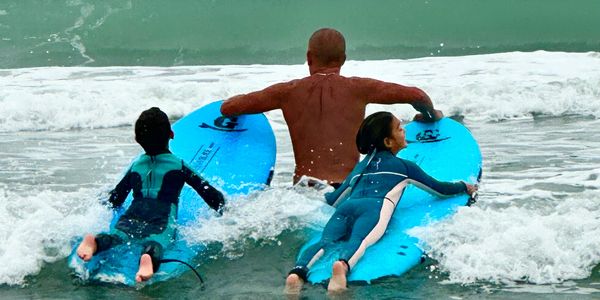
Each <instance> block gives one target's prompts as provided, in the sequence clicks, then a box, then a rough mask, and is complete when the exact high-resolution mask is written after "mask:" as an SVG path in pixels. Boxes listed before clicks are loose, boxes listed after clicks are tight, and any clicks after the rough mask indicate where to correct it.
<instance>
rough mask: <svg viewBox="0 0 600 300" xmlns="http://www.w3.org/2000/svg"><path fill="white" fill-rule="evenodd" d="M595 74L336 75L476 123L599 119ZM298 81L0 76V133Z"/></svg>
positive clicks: (535, 64)
mask: <svg viewBox="0 0 600 300" xmlns="http://www.w3.org/2000/svg"><path fill="white" fill-rule="evenodd" d="M598 69H600V57H599V55H598V53H561V52H543V51H538V52H530V53H521V52H514V53H502V54H488V55H477V56H462V57H434V58H433V57H432V58H420V59H410V60H386V61H348V62H347V63H346V65H345V66H344V67H343V69H342V74H343V75H346V76H366V77H373V78H378V79H381V80H387V81H392V82H397V83H401V84H405V85H412V86H418V87H421V88H423V89H424V90H425V91H426V92H427V93H428V94H430V95H431V98H432V99H433V100H434V102H435V104H436V106H437V107H438V108H440V109H442V110H443V111H444V112H446V114H463V115H465V116H466V118H467V120H478V121H481V120H499V119H507V118H524V117H530V116H531V114H532V113H541V114H548V115H569V114H577V115H590V116H595V117H600V101H598V98H600V74H598V72H597V70H598ZM306 75H307V67H306V65H291V66H285V65H250V66H201V67H200V66H186V67H170V68H158V67H105V68H86V67H67V68H62V67H50V68H31V69H9V70H0V85H2V86H3V89H2V91H0V131H2V132H13V131H22V130H49V129H50V130H54V129H70V128H97V127H114V126H120V125H128V124H131V123H132V122H133V121H132V120H135V117H136V116H137V115H138V114H139V113H140V111H141V110H142V108H146V107H150V106H160V107H161V108H163V109H164V110H165V111H167V113H168V114H169V115H171V116H173V117H179V116H182V115H184V114H186V113H189V112H191V111H192V110H194V109H196V108H198V107H199V106H201V105H203V104H206V103H208V102H212V101H215V100H218V99H223V98H227V97H230V96H233V95H235V94H239V93H246V92H249V91H253V90H257V89H262V88H264V87H266V86H268V85H270V84H272V83H276V82H281V81H286V80H290V79H293V78H298V77H303V76H306ZM378 109H381V107H379V106H372V107H370V108H369V110H370V111H374V110H378ZM391 110H392V111H394V112H396V113H398V114H400V115H401V116H402V117H405V118H410V117H411V116H412V114H414V110H412V109H411V108H410V107H406V106H395V107H393V108H391ZM270 116H271V115H270ZM272 118H275V119H281V116H280V115H275V116H274V117H272Z"/></svg>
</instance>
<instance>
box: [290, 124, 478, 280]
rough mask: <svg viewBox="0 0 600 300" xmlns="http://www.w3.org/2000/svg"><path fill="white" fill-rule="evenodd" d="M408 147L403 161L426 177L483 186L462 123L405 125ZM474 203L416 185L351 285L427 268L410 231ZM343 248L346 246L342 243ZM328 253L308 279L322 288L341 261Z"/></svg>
mask: <svg viewBox="0 0 600 300" xmlns="http://www.w3.org/2000/svg"><path fill="white" fill-rule="evenodd" d="M405 130H406V140H407V142H408V147H406V148H405V149H403V150H402V151H400V153H399V154H398V156H399V157H401V158H404V159H407V160H410V161H413V162H415V163H417V164H418V165H419V166H420V167H421V168H423V170H425V172H427V173H428V174H429V175H431V176H433V177H434V178H436V179H438V180H442V181H458V180H464V181H466V182H470V183H476V182H479V179H480V177H481V164H482V161H481V152H480V150H479V146H478V145H477V142H476V141H475V139H474V138H473V136H472V135H471V133H470V132H469V130H468V129H467V128H466V127H464V126H463V125H461V124H460V123H458V122H456V121H454V120H452V119H449V118H444V119H442V120H440V121H438V122H435V123H419V122H411V123H409V124H407V125H406V126H405ZM467 204H469V196H468V195H466V194H463V195H459V196H455V197H451V198H444V199H439V198H437V197H435V196H433V195H431V194H429V193H427V192H425V191H423V190H421V189H419V188H417V187H415V186H412V185H410V186H409V187H407V189H406V190H405V192H404V194H403V195H402V198H401V199H400V202H399V204H398V206H397V208H396V211H395V212H394V214H393V216H392V219H391V220H390V223H389V225H388V228H387V230H386V232H385V234H384V235H383V237H382V238H381V239H380V240H379V241H378V242H377V243H375V244H374V245H372V246H371V247H369V248H367V250H366V252H365V254H364V256H363V257H362V258H361V259H360V260H359V261H358V263H357V264H356V265H355V266H354V268H353V269H352V270H351V272H350V273H349V274H348V280H349V281H365V282H367V283H370V282H371V281H372V280H374V279H377V278H381V277H386V276H399V275H402V274H404V273H405V272H407V271H408V270H410V269H411V268H413V267H414V266H416V265H418V264H419V263H421V261H422V259H423V251H422V250H421V249H420V248H419V247H418V246H417V245H418V243H419V240H418V239H417V238H416V237H413V236H410V235H408V234H407V233H406V232H407V231H408V230H409V229H411V228H413V227H416V226H424V225H428V224H430V223H431V222H435V221H439V220H442V219H444V218H447V217H448V216H450V215H452V214H453V213H455V212H456V209H457V208H458V207H459V206H465V205H467ZM319 239H320V234H317V235H316V236H315V237H313V238H312V239H311V241H309V243H307V245H305V246H304V247H303V248H302V250H301V253H302V252H303V251H304V250H305V249H306V248H307V247H308V246H309V245H312V244H314V243H316V242H317V241H318V240H319ZM338 246H341V244H339V245H338ZM328 250H329V251H327V250H326V253H325V255H324V256H322V257H321V259H320V260H318V261H317V262H316V263H315V264H314V265H313V266H312V268H311V269H310V271H309V274H308V280H309V281H310V282H312V283H319V282H322V281H325V280H327V279H329V278H330V277H331V268H332V265H333V263H334V262H335V261H336V260H337V259H338V258H339V257H338V254H337V253H339V250H338V249H337V247H334V248H333V249H328Z"/></svg>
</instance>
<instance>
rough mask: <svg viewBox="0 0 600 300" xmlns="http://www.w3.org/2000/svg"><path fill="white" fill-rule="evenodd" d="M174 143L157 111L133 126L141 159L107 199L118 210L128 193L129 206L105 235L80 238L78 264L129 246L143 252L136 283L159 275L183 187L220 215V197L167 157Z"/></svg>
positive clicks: (180, 163)
mask: <svg viewBox="0 0 600 300" xmlns="http://www.w3.org/2000/svg"><path fill="white" fill-rule="evenodd" d="M173 137H174V134H173V131H172V130H171V124H170V123H169V118H168V117H167V115H166V114H165V113H164V112H162V111H161V110H160V109H159V108H157V107H153V108H150V109H148V110H146V111H144V112H142V114H141V115H140V117H139V118H138V120H137V121H136V123H135V140H136V141H137V142H138V143H139V144H140V145H141V146H142V148H144V151H145V152H146V153H145V154H143V155H141V156H140V157H139V158H138V159H136V161H134V162H133V164H132V165H131V168H130V169H129V170H128V171H127V173H126V174H125V177H123V179H121V181H120V182H119V183H118V184H117V186H116V187H115V189H114V190H113V191H111V192H110V197H109V199H108V201H109V202H110V203H111V204H112V206H113V207H120V206H121V205H122V204H123V202H125V199H126V198H127V195H128V194H129V192H130V191H132V190H133V201H132V202H131V205H130V206H129V208H128V209H127V211H125V213H124V214H123V215H122V216H121V217H120V218H119V220H118V222H117V224H116V225H115V227H114V228H113V229H112V230H111V232H110V233H101V234H98V235H96V236H93V235H91V234H88V235H86V236H85V238H84V239H83V241H82V242H81V244H80V245H79V247H78V248H77V255H78V256H79V257H80V258H81V259H83V260H84V261H88V260H90V259H91V258H92V256H93V255H94V254H95V253H98V252H100V251H104V250H106V249H109V248H110V247H113V246H115V245H117V244H121V243H123V242H127V241H129V240H134V241H136V242H139V243H141V244H142V245H143V246H144V250H143V252H142V253H141V257H140V266H139V270H138V272H137V274H136V281H137V282H141V281H145V280H148V279H149V278H150V277H152V275H153V274H154V272H156V271H157V270H158V267H159V265H160V259H161V258H162V252H163V249H164V248H165V247H166V246H167V245H168V244H169V243H170V242H171V241H172V239H173V237H174V235H175V221H176V217H177V205H178V202H179V193H180V192H181V189H182V188H183V185H184V183H187V184H188V185H190V186H191V187H192V188H194V190H196V192H197V193H198V194H199V195H200V196H201V197H202V198H203V199H204V201H206V203H207V204H208V205H209V206H210V207H212V208H213V209H214V210H216V211H217V212H219V213H220V212H221V208H222V207H223V205H224V204H225V201H224V198H223V194H221V192H219V191H218V190H216V189H215V188H214V187H212V186H211V185H210V184H209V183H208V182H206V180H204V179H203V178H202V177H200V176H199V175H197V174H196V173H195V172H194V171H193V170H192V169H191V168H190V167H188V166H187V164H186V163H185V162H184V161H183V160H181V159H180V158H178V157H177V156H175V155H173V154H172V153H171V152H170V151H169V140H170V139H172V138H173Z"/></svg>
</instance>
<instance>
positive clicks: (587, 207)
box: [410, 191, 600, 284]
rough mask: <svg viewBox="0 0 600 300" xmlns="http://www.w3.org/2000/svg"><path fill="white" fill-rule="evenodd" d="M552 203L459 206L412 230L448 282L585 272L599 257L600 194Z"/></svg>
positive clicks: (533, 279)
mask: <svg viewBox="0 0 600 300" xmlns="http://www.w3.org/2000/svg"><path fill="white" fill-rule="evenodd" d="M546 204H547V205H548V203H546ZM551 206H552V207H549V208H548V209H547V210H544V209H533V208H528V207H524V206H523V207H518V206H511V207H507V208H503V209H495V208H492V207H485V206H484V207H480V206H474V207H471V208H461V209H460V211H459V212H458V213H457V214H456V215H455V216H454V217H452V218H451V219H449V220H447V221H444V222H440V223H438V224H436V225H433V226H430V227H420V228H416V229H413V230H412V231H411V232H410V233H411V234H413V235H415V236H417V237H419V238H420V239H421V240H422V241H423V246H424V248H425V249H426V250H427V251H428V253H429V255H430V256H431V257H433V258H434V259H436V260H437V261H438V262H439V266H440V268H441V270H442V271H445V272H448V273H449V281H450V282H457V283H470V282H477V281H490V282H497V283H509V284H510V283H514V282H522V281H525V282H530V283H535V284H545V283H560V282H563V281H565V280H570V279H582V278H587V277H588V276H590V273H591V270H592V268H593V267H594V266H596V265H597V264H598V263H600V223H599V222H598V220H599V219H600V197H599V196H598V193H597V192H595V191H589V192H584V193H581V194H580V195H578V196H572V197H571V198H569V199H566V200H565V201H563V202H559V203H555V204H552V205H551Z"/></svg>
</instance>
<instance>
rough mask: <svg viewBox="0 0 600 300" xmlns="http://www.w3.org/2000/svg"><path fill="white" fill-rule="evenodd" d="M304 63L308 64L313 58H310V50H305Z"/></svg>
mask: <svg viewBox="0 0 600 300" xmlns="http://www.w3.org/2000/svg"><path fill="white" fill-rule="evenodd" d="M306 63H307V64H308V65H309V66H310V65H312V63H313V59H312V53H311V52H310V50H307V51H306Z"/></svg>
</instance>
